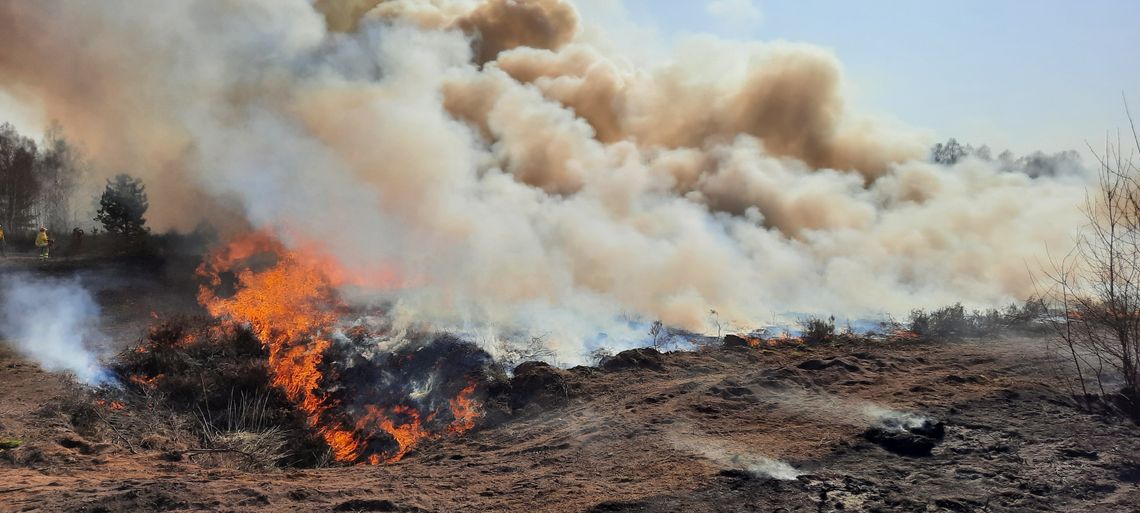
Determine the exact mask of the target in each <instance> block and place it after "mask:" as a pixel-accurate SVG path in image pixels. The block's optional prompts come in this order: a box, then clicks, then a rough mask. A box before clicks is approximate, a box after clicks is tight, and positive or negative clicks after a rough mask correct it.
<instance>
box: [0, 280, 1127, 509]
mask: <svg viewBox="0 0 1140 513" xmlns="http://www.w3.org/2000/svg"><path fill="white" fill-rule="evenodd" d="M160 274H161V273H160ZM152 278H153V277H152ZM152 278H148V279H150V280H151V281H152V282H154V281H155V280H156V279H152ZM157 283H161V280H157ZM167 290H168V288H167V287H166V286H151V287H140V285H139V284H138V283H136V284H135V285H134V286H132V287H130V288H129V289H116V288H114V287H108V288H105V289H104V290H103V291H102V292H99V293H98V297H99V299H100V301H101V302H104V303H105V304H108V305H110V306H112V308H110V309H109V310H108V312H107V315H108V316H111V317H112V318H113V319H114V321H115V322H114V323H113V324H116V325H118V326H120V328H121V332H120V333H121V336H123V337H128V336H131V335H130V333H132V331H131V330H132V329H133V330H135V331H136V332H137V330H138V327H137V325H135V324H133V323H136V322H143V320H144V319H145V318H146V317H147V316H148V315H149V312H150V311H151V310H155V309H156V308H157V309H159V310H164V309H166V310H173V311H177V310H180V309H185V308H189V307H187V306H186V305H185V304H184V303H182V302H180V301H178V300H177V298H176V297H174V296H172V295H169V294H168V293H167V292H166V291H167ZM140 291H142V292H140ZM131 302H133V303H131ZM140 312H141V313H140ZM160 313H161V312H160ZM116 316H118V317H116ZM129 326H134V328H129ZM135 336H137V335H135ZM1039 348H1040V342H1039V341H1037V340H1033V339H1029V338H1000V339H992V340H971V341H964V342H956V343H940V344H933V343H913V342H912V343H865V344H853V345H852V344H848V345H837V346H813V347H784V348H778V349H765V350H759V349H716V350H711V351H706V352H700V353H672V354H667V355H663V356H661V357H660V358H656V357H654V356H653V355H652V354H648V353H647V354H643V355H641V356H642V358H632V357H629V358H625V359H624V360H622V362H624V363H627V364H628V365H624V366H622V365H615V366H612V367H611V368H610V369H605V370H603V369H595V368H577V369H572V370H569V371H557V372H547V375H550V374H553V375H556V376H557V377H558V378H559V379H560V381H558V387H559V388H557V389H555V390H554V391H553V393H546V394H539V396H536V397H535V398H534V400H533V401H532V404H530V405H528V406H526V407H524V408H522V409H521V410H520V411H518V412H517V413H516V414H515V415H514V416H511V417H509V418H506V419H501V421H496V422H494V423H487V424H485V425H483V426H481V427H478V428H476V429H475V430H473V431H471V432H468V433H467V434H465V435H464V436H462V437H459V438H450V439H443V440H438V441H434V442H428V443H426V444H424V445H421V446H420V447H418V448H417V450H416V451H414V452H413V453H411V454H410V455H409V456H408V457H407V458H406V459H405V460H403V461H401V462H399V463H396V464H392V465H383V466H353V467H332V468H323V469H305V470H279V471H265V472H244V471H239V470H233V469H226V468H210V467H207V466H203V465H200V464H198V463H197V462H195V461H194V460H193V459H190V458H183V459H180V460H178V461H170V460H172V459H174V458H169V457H168V455H164V454H163V452H162V451H160V450H155V449H151V450H148V449H145V448H144V447H143V446H144V445H145V444H140V443H139V442H138V440H140V439H142V438H144V437H145V435H146V433H145V432H134V431H128V432H124V431H122V430H121V429H119V428H112V427H111V426H124V425H128V424H129V423H126V422H125V421H126V420H127V419H129V418H130V416H131V415H134V414H135V412H133V411H132V410H131V408H130V407H127V408H124V409H122V410H115V409H112V408H99V409H97V410H96V411H97V412H98V413H97V415H96V417H97V418H88V419H76V418H71V417H69V416H68V414H67V413H66V409H65V408H61V407H60V405H63V404H68V402H69V401H77V400H83V398H84V395H83V394H82V392H80V391H77V390H76V389H75V387H74V386H72V385H69V384H68V381H67V379H66V378H63V377H60V376H57V375H52V374H48V373H45V372H43V371H41V370H39V369H38V368H37V366H36V365H35V364H33V363H29V362H28V361H26V360H24V359H23V358H21V357H20V356H18V355H16V354H14V353H12V352H10V351H7V350H4V351H2V352H0V440H3V439H16V440H20V441H21V442H22V445H21V446H20V447H18V448H15V449H7V450H0V511H13V512H15V511H21V512H31V511H40V512H49V511H50V512H55V511H67V512H86V513H96V512H108V513H109V512H118V511H232V512H270V511H272V512H277V511H323V512H333V511H337V512H339V511H416V512H427V511H430V512H452V511H503V512H534V511H543V512H674V511H690V512H705V511H710V512H711V511H717V512H722V511H723V512H745V511H763V512H770V511H788V512H791V511H812V512H816V511H955V512H967V511H1087V512H1126V511H1140V509H1138V506H1137V505H1138V504H1140V485H1138V482H1140V436H1138V435H1140V429H1138V428H1137V426H1136V425H1134V424H1132V423H1130V422H1127V421H1124V420H1122V419H1118V418H1112V417H1107V416H1098V415H1091V414H1087V413H1083V412H1081V411H1079V410H1077V409H1075V408H1074V407H1073V406H1072V404H1071V402H1070V401H1069V400H1068V399H1066V398H1065V396H1064V395H1063V394H1061V393H1059V392H1058V391H1057V383H1056V381H1055V379H1054V378H1053V377H1052V372H1053V369H1054V365H1052V363H1051V362H1050V360H1049V359H1048V358H1046V356H1045V355H1044V353H1043V352H1042V351H1041V350H1040V349H1039ZM618 367H625V368H618ZM547 392H550V391H549V390H547ZM886 409H892V410H898V411H905V412H913V413H917V414H922V415H927V416H931V417H934V418H936V419H938V420H941V421H943V422H945V426H946V435H945V438H944V440H943V441H942V442H941V443H940V444H938V445H937V446H936V447H935V448H934V449H933V451H932V454H931V455H930V456H903V455H898V454H895V453H892V452H888V451H886V450H884V449H883V448H882V447H880V446H879V445H876V444H874V443H871V442H869V441H867V440H866V439H865V438H864V437H863V436H862V434H863V433H864V431H865V430H866V429H867V428H868V427H869V426H870V425H871V424H872V423H873V422H874V419H875V418H876V416H877V415H881V414H882V412H883V411H886ZM132 440H133V442H131V441H132ZM128 442H130V443H128ZM776 460H778V462H783V463H785V464H787V465H790V467H791V468H792V469H794V471H790V470H789V469H788V467H785V466H781V464H780V463H778V462H777V461H776ZM788 472H792V475H787V473H788ZM772 473H775V474H777V475H782V476H783V477H785V478H788V479H775V478H773V477H771V474H772ZM796 474H798V475H796Z"/></svg>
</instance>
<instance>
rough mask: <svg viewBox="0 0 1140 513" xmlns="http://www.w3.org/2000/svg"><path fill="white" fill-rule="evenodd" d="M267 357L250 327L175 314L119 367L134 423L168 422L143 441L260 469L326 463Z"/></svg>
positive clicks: (176, 454)
mask: <svg viewBox="0 0 1140 513" xmlns="http://www.w3.org/2000/svg"><path fill="white" fill-rule="evenodd" d="M265 362H266V355H265V353H264V349H263V348H262V346H261V344H260V343H259V342H258V341H257V339H256V338H255V337H254V336H253V335H252V334H251V333H249V331H248V330H245V329H243V328H240V327H237V326H224V327H223V326H217V325H211V324H208V323H206V322H204V321H203V320H198V319H192V318H176V319H170V320H166V321H163V322H161V323H159V324H157V325H156V326H155V327H153V328H152V329H151V330H150V332H149V334H148V336H147V338H146V340H144V341H143V342H142V343H141V344H139V345H138V346H135V347H132V348H129V349H127V350H126V351H124V352H123V353H122V354H120V355H119V357H118V360H117V363H116V366H115V372H116V374H117V375H118V376H119V378H120V380H121V381H122V383H123V385H124V387H125V388H124V391H123V394H124V398H125V399H126V400H127V401H128V403H129V404H130V410H131V412H132V413H135V414H136V416H137V417H140V418H138V419H137V420H136V421H143V422H154V423H157V424H159V425H164V426H165V427H167V429H164V430H160V431H159V430H156V431H154V432H152V433H151V434H150V435H148V437H147V438H146V439H144V440H142V441H141V442H140V444H141V445H142V446H144V447H145V448H148V449H158V450H162V451H164V452H165V453H166V454H167V457H168V458H171V459H180V458H182V457H186V458H191V459H194V460H195V461H198V462H202V463H204V464H208V465H219V466H227V467H237V468H243V469H261V470H264V469H268V468H274V467H293V466H300V467H313V466H319V465H322V464H325V463H327V461H328V457H327V453H328V450H327V447H326V446H325V445H324V443H323V442H321V441H320V440H319V439H318V438H317V437H315V436H314V435H313V434H312V433H310V431H309V430H308V429H306V426H305V424H304V418H303V417H302V416H301V415H300V414H299V413H298V412H296V411H295V409H294V408H293V407H292V406H291V404H290V403H289V402H288V401H287V400H286V399H285V397H283V396H282V394H281V393H280V391H278V390H277V389H275V388H273V387H271V386H270V380H269V374H268V370H267V369H266V363H265ZM139 407H141V410H140V408H139ZM140 411H141V412H143V414H142V415H138V413H139V412H140ZM134 432H140V431H134Z"/></svg>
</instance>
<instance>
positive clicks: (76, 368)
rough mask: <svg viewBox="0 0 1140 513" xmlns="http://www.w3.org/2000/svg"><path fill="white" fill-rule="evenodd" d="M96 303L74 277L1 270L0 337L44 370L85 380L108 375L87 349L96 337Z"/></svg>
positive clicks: (102, 379) (93, 382) (97, 381)
mask: <svg viewBox="0 0 1140 513" xmlns="http://www.w3.org/2000/svg"><path fill="white" fill-rule="evenodd" d="M98 320H99V307H98V305H96V304H95V301H94V300H93V299H92V298H91V294H89V293H88V292H87V290H86V289H84V288H83V287H82V286H81V285H80V284H79V283H78V282H77V281H75V280H57V279H51V278H33V277H28V276H23V275H6V276H4V277H3V279H0V336H2V337H3V339H4V340H6V341H7V343H9V344H11V345H12V346H13V347H14V348H15V349H17V350H18V351H20V353H22V354H24V355H25V356H27V357H29V358H31V359H32V360H34V361H36V362H37V363H39V364H40V365H41V366H42V367H43V368H44V369H46V370H49V371H57V372H68V373H71V374H73V375H74V376H75V378H76V379H78V380H79V381H81V382H83V383H86V384H88V385H100V384H104V383H108V382H111V381H112V380H113V378H112V377H111V375H110V374H109V373H108V372H107V370H106V369H104V368H103V366H102V365H101V364H100V363H99V360H98V358H97V357H96V355H95V353H94V352H92V350H91V349H90V348H91V347H92V346H96V345H98V344H100V343H101V342H102V336H101V335H100V333H99V331H98V328H97V323H98Z"/></svg>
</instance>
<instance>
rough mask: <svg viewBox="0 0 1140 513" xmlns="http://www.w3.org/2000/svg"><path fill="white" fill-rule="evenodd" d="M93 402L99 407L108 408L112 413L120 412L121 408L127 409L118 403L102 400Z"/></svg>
mask: <svg viewBox="0 0 1140 513" xmlns="http://www.w3.org/2000/svg"><path fill="white" fill-rule="evenodd" d="M95 402H96V403H98V404H99V406H102V407H104V408H109V409H111V410H113V411H119V410H122V409H123V408H126V407H127V405H125V404H123V403H121V402H119V401H104V400H102V399H99V400H97V401H95Z"/></svg>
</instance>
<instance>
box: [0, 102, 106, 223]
mask: <svg viewBox="0 0 1140 513" xmlns="http://www.w3.org/2000/svg"><path fill="white" fill-rule="evenodd" d="M88 169H89V166H88V164H87V163H86V162H85V160H84V158H83V154H82V153H81V152H80V151H79V149H78V147H76V146H75V145H73V144H71V143H70V142H69V141H68V140H67V139H65V138H64V136H63V130H62V128H61V127H60V125H59V124H58V123H53V124H52V125H51V126H49V127H48V129H47V131H46V132H45V133H44V135H43V138H42V139H40V141H38V142H37V141H35V140H33V139H32V138H30V137H27V136H25V135H23V134H21V133H19V132H18V131H17V130H16V128H15V127H14V126H12V125H11V124H10V123H4V124H0V225H3V227H4V229H5V230H6V231H9V232H13V233H17V232H22V231H30V230H34V229H36V228H37V227H39V226H44V227H47V228H48V229H50V230H56V231H63V230H64V229H65V228H66V229H70V228H71V227H73V226H76V225H78V224H79V219H78V216H77V214H78V211H79V209H77V208H76V205H75V204H74V202H75V199H76V197H77V194H76V192H77V189H78V188H79V186H80V184H81V183H82V179H83V178H84V176H85V175H86V173H87V170H88Z"/></svg>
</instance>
